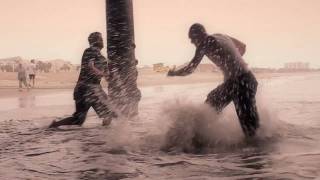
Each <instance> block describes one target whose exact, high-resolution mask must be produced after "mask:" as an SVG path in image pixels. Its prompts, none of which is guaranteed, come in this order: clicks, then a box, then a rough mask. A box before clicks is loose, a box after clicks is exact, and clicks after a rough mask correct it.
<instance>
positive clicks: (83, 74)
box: [49, 32, 117, 128]
mask: <svg viewBox="0 0 320 180" xmlns="http://www.w3.org/2000/svg"><path fill="white" fill-rule="evenodd" d="M88 40H89V45H90V47H89V48H87V49H86V50H85V51H84V53H83V56H82V60H81V70H80V75H79V79H78V82H77V84H76V86H75V88H74V93H73V98H74V100H75V107H76V111H75V113H73V115H72V116H71V117H67V118H65V119H62V120H60V121H53V122H52V124H51V125H50V126H49V128H54V127H59V126H62V125H79V126H81V125H82V124H83V123H84V121H85V119H86V116H87V113H88V110H89V108H90V107H93V109H94V110H95V111H96V113H97V114H98V116H99V117H100V118H102V120H103V123H102V125H105V126H107V125H109V124H110V123H111V120H112V119H113V118H116V117H117V115H116V114H115V113H114V112H113V111H111V110H110V108H109V107H108V105H107V94H106V93H105V92H104V91H103V89H102V87H101V85H100V81H101V78H102V77H107V76H108V75H107V72H108V71H107V60H106V58H105V57H104V56H102V55H101V52H100V51H101V49H102V48H103V40H102V36H101V33H99V32H93V33H91V34H90V35H89V37H88Z"/></svg>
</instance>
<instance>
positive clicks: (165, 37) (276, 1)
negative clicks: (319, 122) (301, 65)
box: [0, 0, 320, 68]
mask: <svg viewBox="0 0 320 180" xmlns="http://www.w3.org/2000/svg"><path fill="white" fill-rule="evenodd" d="M133 2H134V21H135V36H136V37H135V38H136V45H137V49H136V56H137V58H138V60H139V63H140V65H151V64H153V63H157V62H164V63H166V64H169V65H172V64H182V63H184V62H187V61H189V60H190V59H191V58H192V56H193V54H194V50H195V48H194V46H193V45H192V44H191V43H190V40H189V39H188V36H187V34H188V29H189V27H190V25H192V24H193V23H195V22H199V23H202V24H203V25H204V26H205V27H206V29H207V31H208V32H209V33H224V34H228V35H230V36H233V37H235V38H237V39H239V40H241V41H243V42H244V43H246V44H247V52H246V54H245V59H246V61H247V62H248V63H249V65H250V66H255V67H257V66H260V67H281V66H282V65H283V64H284V63H285V62H289V61H302V62H310V65H311V66H312V67H318V68H319V67H320V58H319V55H318V53H319V52H320V48H319V42H320V35H319V32H320V18H319V17H320V16H319V15H320V11H319V9H320V1H319V0H219V1H218V0H133ZM0 24H1V28H0V49H1V51H0V58H6V57H12V56H21V57H23V58H25V59H31V58H36V59H57V58H60V59H65V60H68V61H71V62H72V63H77V64H79V63H80V60H81V56H82V52H83V50H84V48H86V47H87V36H88V34H89V33H90V32H93V31H101V32H102V33H103V34H104V36H105V31H106V30H105V0H25V1H24V0H1V3H0ZM103 51H104V54H105V49H104V50H103ZM204 62H209V61H208V60H207V59H204Z"/></svg>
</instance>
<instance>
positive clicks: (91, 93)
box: [51, 84, 114, 127]
mask: <svg viewBox="0 0 320 180" xmlns="http://www.w3.org/2000/svg"><path fill="white" fill-rule="evenodd" d="M73 96H74V100H75V106H76V111H75V112H74V113H73V115H72V116H71V117H67V118H65V119H62V120H60V121H58V122H54V123H53V124H52V126H51V127H58V126H62V125H82V124H83V123H84V121H85V119H86V116H87V113H88V110H89V109H90V107H92V108H93V109H94V110H95V111H96V113H97V114H98V116H99V117H100V118H108V117H109V118H111V117H112V116H114V113H113V112H112V111H111V110H110V109H109V107H108V105H107V104H106V103H107V94H106V93H105V92H104V91H103V89H102V87H101V85H79V84H78V85H77V86H76V87H75V89H74V94H73Z"/></svg>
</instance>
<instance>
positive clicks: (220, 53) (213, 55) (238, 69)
mask: <svg viewBox="0 0 320 180" xmlns="http://www.w3.org/2000/svg"><path fill="white" fill-rule="evenodd" d="M200 48H204V49H205V55H206V56H207V57H208V58H209V59H210V60H211V61H212V62H213V63H214V64H215V65H216V66H218V67H219V68H220V69H221V70H222V71H223V74H224V76H225V79H229V78H233V77H236V76H239V75H241V74H243V73H245V72H248V71H249V70H248V67H247V64H246V63H245V62H244V60H243V58H242V56H241V53H240V51H239V48H237V46H236V44H235V43H234V41H233V40H232V38H230V37H229V36H227V35H223V34H213V35H210V36H207V38H206V39H205V42H204V44H202V46H201V47H200Z"/></svg>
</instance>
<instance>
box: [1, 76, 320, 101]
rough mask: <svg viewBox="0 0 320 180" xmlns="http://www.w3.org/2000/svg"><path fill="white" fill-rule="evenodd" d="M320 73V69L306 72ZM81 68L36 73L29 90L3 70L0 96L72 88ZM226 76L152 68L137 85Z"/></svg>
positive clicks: (197, 81)
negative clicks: (171, 72) (169, 73)
mask: <svg viewBox="0 0 320 180" xmlns="http://www.w3.org/2000/svg"><path fill="white" fill-rule="evenodd" d="M307 73H308V74H311V73H319V72H307ZM307 73H306V72H291V73H265V72H264V73H255V75H256V78H257V79H258V81H259V80H266V79H273V78H277V77H286V76H302V75H305V74H307ZM77 78H78V72H59V73H40V74H37V75H36V85H35V87H34V88H31V89H30V90H27V89H25V88H24V89H23V90H22V91H19V88H18V80H17V79H16V73H6V72H0V98H8V97H15V96H21V95H23V94H25V93H32V94H50V93H57V92H61V91H66V90H72V89H73V88H74V86H75V84H76V81H77ZM222 81H223V76H222V74H221V73H220V72H196V73H193V74H191V75H189V76H187V77H168V76H166V73H157V72H153V71H140V72H139V76H138V80H137V83H138V87H150V86H164V85H184V84H201V83H211V82H212V83H214V82H222ZM101 85H102V86H103V87H105V88H106V87H107V86H108V84H107V82H106V81H105V80H102V83H101Z"/></svg>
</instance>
